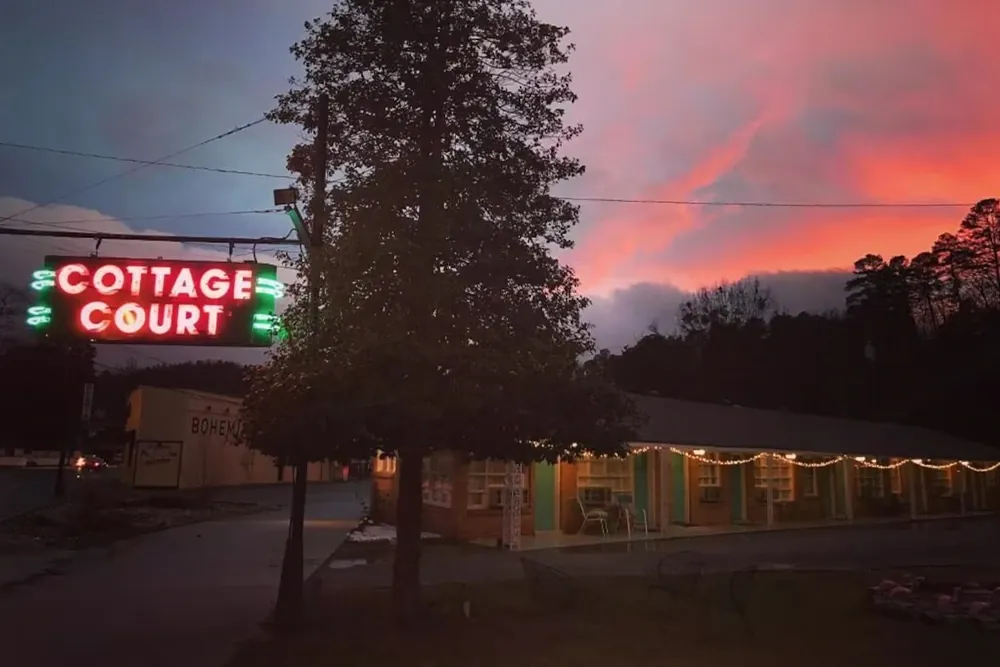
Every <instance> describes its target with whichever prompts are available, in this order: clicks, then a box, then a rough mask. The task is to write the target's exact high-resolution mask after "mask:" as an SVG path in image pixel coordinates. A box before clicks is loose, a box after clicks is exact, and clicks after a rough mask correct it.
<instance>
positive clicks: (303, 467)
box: [274, 462, 309, 630]
mask: <svg viewBox="0 0 1000 667" xmlns="http://www.w3.org/2000/svg"><path fill="white" fill-rule="evenodd" d="M308 474H309V464H308V463H306V462H300V463H297V464H296V466H295V473H294V477H293V478H292V506H291V508H290V512H289V518H288V537H287V538H286V539H285V553H284V556H283V557H282V559H281V579H280V580H279V582H278V601H277V603H276V604H275V608H274V620H275V625H276V626H277V627H278V628H279V629H282V630H291V629H294V628H296V627H297V626H298V625H299V624H300V623H301V622H302V592H303V585H302V584H303V582H302V580H303V578H304V574H305V564H304V562H303V557H304V552H305V549H304V544H303V542H304V538H305V518H306V486H307V479H306V478H307V476H308Z"/></svg>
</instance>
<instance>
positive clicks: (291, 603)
mask: <svg viewBox="0 0 1000 667" xmlns="http://www.w3.org/2000/svg"><path fill="white" fill-rule="evenodd" d="M313 113H314V114H315V118H316V138H315V143H314V144H313V164H312V172H313V178H314V179H315V180H314V182H313V193H312V195H313V199H312V206H311V207H310V208H311V209H312V210H311V211H310V213H311V216H310V217H311V218H312V220H311V222H310V225H309V229H308V231H309V246H308V248H309V251H308V252H309V255H308V256H309V317H310V320H311V321H312V327H311V328H312V331H311V332H310V338H311V345H312V346H313V349H314V350H318V349H319V346H318V345H317V344H316V343H317V341H316V338H315V337H316V331H317V330H318V329H319V296H320V280H321V278H322V262H321V254H322V248H323V237H324V232H325V229H326V168H327V162H328V158H327V146H326V142H327V126H328V125H329V114H330V100H329V98H328V97H327V95H326V94H325V93H324V94H322V95H320V96H319V99H318V100H317V101H316V107H315V108H314V111H313ZM300 445H301V443H292V446H293V447H295V448H298V447H299V446H300ZM293 456H294V458H293V462H294V464H295V468H294V470H295V473H294V475H295V476H294V478H293V479H292V507H291V516H290V517H289V520H288V538H287V539H286V540H285V554H284V558H283V559H282V563H281V580H280V582H279V585H278V601H277V604H276V605H275V620H276V621H277V622H278V624H279V625H283V626H285V627H292V626H295V625H297V624H298V622H299V621H300V620H301V618H302V590H303V586H302V579H303V570H304V565H303V562H302V559H303V538H304V533H305V526H304V524H305V514H306V484H307V477H308V474H309V461H308V460H307V459H306V458H305V455H304V454H303V453H301V452H297V451H294V450H293Z"/></svg>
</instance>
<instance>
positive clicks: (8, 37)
mask: <svg viewBox="0 0 1000 667" xmlns="http://www.w3.org/2000/svg"><path fill="white" fill-rule="evenodd" d="M329 6H330V5H329V2H328V1H327V0H291V1H287V2H273V1H268V0H211V1H209V2H194V1H193V0H142V1H139V2H136V1H134V0H3V2H2V7H0V31H2V34H3V39H0V62H3V63H4V66H2V67H0V90H2V91H3V100H4V102H3V105H0V141H10V142H16V143H21V144H34V145H40V146H48V147H53V148H61V149H67V150H76V151H84V152H91V153H104V154H111V155H120V156H126V157H133V158H138V159H146V160H155V159H158V158H160V157H162V156H164V155H166V154H168V153H171V152H174V151H176V150H178V149H180V148H183V147H185V146H188V145H190V144H194V143H197V142H199V141H202V140H204V139H207V138H209V137H211V136H214V135H217V134H220V133H222V132H225V131H226V130H229V129H231V128H232V127H235V126H238V125H241V124H244V123H247V122H249V121H252V120H254V119H255V118H257V117H259V116H260V115H262V114H263V113H264V112H265V111H266V110H267V109H269V108H270V107H271V106H272V103H273V98H274V96H275V95H276V94H277V93H279V92H281V91H282V90H283V89H285V88H286V86H287V79H288V77H289V76H291V75H293V74H295V73H296V66H295V63H294V61H293V60H292V58H291V56H290V55H289V54H288V47H289V46H290V45H291V44H292V43H293V42H294V41H295V40H296V39H297V38H299V37H300V36H301V35H302V34H303V29H302V24H303V22H304V21H305V20H307V19H309V18H313V17H315V16H318V15H320V14H322V13H323V12H324V11H325V10H326V9H327V8H328V7H329ZM295 136H296V135H295V131H294V130H292V129H291V128H279V127H274V126H271V125H269V124H267V125H262V126H257V127H255V128H252V129H250V130H247V131H245V132H243V133H240V134H238V135H235V136H233V137H230V138H226V139H223V140H220V141H218V142H215V143H213V144H211V145H209V146H206V147H204V148H200V149H197V150H195V151H192V152H190V153H187V154H185V155H184V156H182V157H179V158H177V160H176V161H178V162H184V163H190V164H198V165H208V166H218V167H227V168H236V169H244V170H250V171H263V172H271V173H273V172H277V173H285V170H284V158H285V154H286V153H287V151H288V148H289V147H290V146H291V145H292V144H293V143H294V141H295ZM128 168H129V165H127V164H122V163H115V162H107V161H100V160H92V159H84V158H74V157H66V156H60V155H46V154H42V153H35V152H30V151H25V150H20V149H13V148H2V147H0V196H14V197H19V198H22V199H26V200H29V201H33V202H41V201H50V200H51V199H53V198H55V197H57V196H59V195H61V194H63V193H66V192H69V191H73V190H76V189H79V188H81V187H83V186H86V185H87V184H89V183H92V182H95V181H99V180H101V179H103V178H105V177H107V176H110V175H112V174H114V173H117V172H120V171H124V170H126V169H128ZM282 183H283V181H275V180H271V179H264V178H252V177H246V176H233V175H220V174H212V173H206V172H195V171H182V170H176V169H169V168H164V167H150V168H147V169H143V170H141V171H139V172H138V173H136V174H134V175H129V176H126V177H123V178H120V179H117V180H115V181H112V182H111V183H108V184H106V185H102V186H100V187H98V188H95V189H93V190H91V191H89V192H87V193H85V194H81V195H78V196H75V197H69V198H67V199H65V200H63V201H61V202H60V203H65V204H74V205H78V206H82V207H85V208H92V209H97V210H99V211H101V212H102V213H104V214H107V215H111V216H115V217H120V218H131V217H138V216H150V215H161V214H174V213H189V212H203V211H210V212H214V211H230V210H245V209H257V208H267V207H270V206H271V189H272V188H274V187H281V184H282ZM285 223H286V220H285V219H284V218H282V217H281V216H263V217H255V216H242V217H228V218H225V217H223V218H218V219H205V218H199V219H196V220H177V221H167V222H161V221H158V222H156V223H155V226H156V227H160V228H163V229H164V230H166V231H171V232H176V233H209V232H210V231H211V232H214V233H219V234H242V235H257V234H262V233H274V232H275V231H281V232H282V233H283V232H284V225H285ZM153 225H154V223H145V224H141V225H137V226H153Z"/></svg>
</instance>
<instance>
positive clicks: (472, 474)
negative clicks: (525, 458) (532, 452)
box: [465, 459, 531, 510]
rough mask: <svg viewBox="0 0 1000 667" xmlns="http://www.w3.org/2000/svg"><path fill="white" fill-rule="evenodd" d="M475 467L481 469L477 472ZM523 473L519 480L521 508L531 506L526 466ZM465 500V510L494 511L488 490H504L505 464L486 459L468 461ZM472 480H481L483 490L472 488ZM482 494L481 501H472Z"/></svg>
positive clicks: (505, 480)
mask: <svg viewBox="0 0 1000 667" xmlns="http://www.w3.org/2000/svg"><path fill="white" fill-rule="evenodd" d="M477 466H483V469H482V470H481V471H480V470H477V469H476V467H477ZM522 468H523V470H524V472H523V473H522V479H521V494H522V497H521V507H530V506H531V493H530V489H529V486H528V485H529V480H530V477H529V475H528V473H527V470H528V466H523V467H522ZM466 475H467V478H466V493H465V495H466V498H465V508H466V509H467V510H496V509H500V508H497V507H491V506H490V490H491V489H500V488H505V487H506V484H507V462H506V461H501V460H497V459H486V460H480V461H470V462H469V465H468V466H467V468H466ZM473 479H483V480H484V484H483V488H482V489H481V490H480V489H474V488H472V480H473ZM480 494H482V499H481V500H473V496H474V495H475V496H479V495H480Z"/></svg>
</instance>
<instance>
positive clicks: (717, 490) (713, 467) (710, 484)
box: [698, 454, 722, 503]
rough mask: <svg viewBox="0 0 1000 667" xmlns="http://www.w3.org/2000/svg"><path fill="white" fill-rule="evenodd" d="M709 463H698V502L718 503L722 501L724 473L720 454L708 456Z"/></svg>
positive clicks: (706, 457)
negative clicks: (720, 462)
mask: <svg viewBox="0 0 1000 667" xmlns="http://www.w3.org/2000/svg"><path fill="white" fill-rule="evenodd" d="M704 458H705V459H708V461H699V462H698V494H699V495H698V500H699V501H701V502H703V503H717V502H719V501H720V500H722V471H721V467H720V465H719V463H718V461H719V455H718V454H708V455H707V456H705V457H704Z"/></svg>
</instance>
